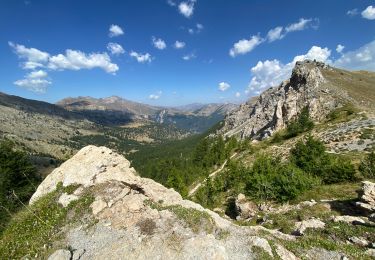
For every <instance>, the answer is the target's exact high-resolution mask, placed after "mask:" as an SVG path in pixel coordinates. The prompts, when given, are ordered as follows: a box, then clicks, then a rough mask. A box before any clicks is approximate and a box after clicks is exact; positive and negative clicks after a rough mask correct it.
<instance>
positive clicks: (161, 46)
mask: <svg viewBox="0 0 375 260" xmlns="http://www.w3.org/2000/svg"><path fill="white" fill-rule="evenodd" d="M152 44H153V45H154V47H155V48H156V49H159V50H164V49H165V48H167V44H166V43H165V41H164V40H163V39H161V38H158V39H157V38H155V37H154V36H153V37H152Z"/></svg>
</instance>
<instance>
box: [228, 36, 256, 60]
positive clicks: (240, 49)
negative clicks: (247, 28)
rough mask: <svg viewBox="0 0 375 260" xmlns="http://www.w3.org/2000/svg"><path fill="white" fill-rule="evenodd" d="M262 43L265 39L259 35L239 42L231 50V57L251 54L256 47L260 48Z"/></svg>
mask: <svg viewBox="0 0 375 260" xmlns="http://www.w3.org/2000/svg"><path fill="white" fill-rule="evenodd" d="M262 42H263V39H262V38H261V37H259V36H258V35H253V36H251V38H250V39H242V40H239V41H238V42H236V43H235V44H234V45H233V47H232V48H231V49H230V50H229V55H230V56H232V57H236V56H237V55H240V54H245V53H248V52H251V51H252V50H253V49H254V48H255V47H256V46H258V45H259V44H261V43H262Z"/></svg>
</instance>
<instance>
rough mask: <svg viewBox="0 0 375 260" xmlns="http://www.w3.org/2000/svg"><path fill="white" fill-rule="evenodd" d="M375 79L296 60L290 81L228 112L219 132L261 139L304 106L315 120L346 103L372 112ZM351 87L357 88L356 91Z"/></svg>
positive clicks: (318, 63) (312, 62)
mask: <svg viewBox="0 0 375 260" xmlns="http://www.w3.org/2000/svg"><path fill="white" fill-rule="evenodd" d="M341 78H345V81H343V80H342V79H341ZM374 79H375V74H374V73H370V72H366V73H364V74H363V73H362V74H360V73H359V72H348V71H343V70H339V69H335V68H332V67H330V66H328V65H325V64H324V63H321V62H315V61H310V60H306V61H302V62H297V63H296V65H295V67H294V69H293V72H292V75H291V78H290V79H289V80H286V81H284V82H283V83H281V84H280V85H279V86H278V87H273V88H270V89H268V90H266V91H264V92H263V93H262V94H261V95H260V96H259V97H256V98H252V99H250V100H249V101H248V102H247V103H245V104H242V105H241V106H240V107H239V108H238V109H236V110H234V111H233V112H232V113H230V114H229V115H228V116H227V117H226V118H225V123H224V126H223V128H222V129H220V133H221V134H224V135H225V136H237V137H239V138H240V139H245V138H252V139H258V140H261V139H264V138H267V137H269V136H271V135H272V134H273V133H274V132H276V131H278V130H280V129H283V128H285V126H286V125H287V124H288V123H289V122H290V121H291V120H293V119H295V118H296V116H297V115H298V114H299V113H300V112H301V110H302V109H303V108H304V107H307V108H308V110H309V113H310V116H311V118H312V119H313V120H314V121H316V122H319V121H321V120H322V119H324V118H325V117H326V116H327V114H329V113H330V112H331V111H333V110H334V109H336V108H338V107H341V106H344V105H345V104H347V103H350V104H353V105H355V106H356V107H360V108H364V109H367V112H370V113H372V112H373V107H372V105H370V103H371V98H374V95H375V94H374V92H375V91H374V87H373V85H372V82H373V81H374ZM357 83H358V84H357ZM353 88H358V91H357V93H356V91H355V90H353ZM358 93H360V94H358Z"/></svg>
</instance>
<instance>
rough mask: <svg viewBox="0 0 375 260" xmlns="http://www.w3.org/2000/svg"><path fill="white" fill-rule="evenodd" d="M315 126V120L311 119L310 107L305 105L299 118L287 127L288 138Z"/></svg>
mask: <svg viewBox="0 0 375 260" xmlns="http://www.w3.org/2000/svg"><path fill="white" fill-rule="evenodd" d="M313 127H314V122H313V121H312V120H311V119H310V114H309V109H308V107H304V108H303V109H302V111H301V113H300V114H299V116H298V118H297V119H296V120H294V121H292V122H290V123H289V125H288V126H287V128H286V135H285V137H286V138H292V137H295V136H297V135H299V134H300V133H303V132H307V131H309V130H311V129H313Z"/></svg>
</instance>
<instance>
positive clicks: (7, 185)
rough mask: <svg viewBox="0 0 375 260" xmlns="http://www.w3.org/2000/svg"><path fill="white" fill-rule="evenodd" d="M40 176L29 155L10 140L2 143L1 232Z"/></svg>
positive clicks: (0, 150)
mask: <svg viewBox="0 0 375 260" xmlns="http://www.w3.org/2000/svg"><path fill="white" fill-rule="evenodd" d="M39 182H40V178H39V177H38V175H37V171H36V168H35V167H34V166H33V165H32V163H31V162H30V160H29V158H28V156H27V155H26V154H25V153H23V152H20V151H15V150H14V149H13V144H12V143H11V142H8V141H4V142H1V143H0V232H1V230H2V229H3V228H4V225H5V224H6V223H7V221H9V218H10V215H11V214H12V213H14V212H16V211H17V210H18V209H19V208H20V206H22V203H27V201H28V200H29V199H30V197H31V195H32V194H33V193H34V191H35V189H36V186H37V185H38V184H39Z"/></svg>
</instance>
